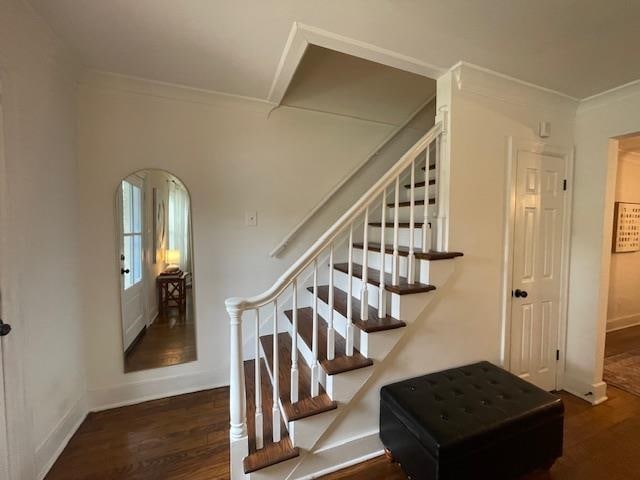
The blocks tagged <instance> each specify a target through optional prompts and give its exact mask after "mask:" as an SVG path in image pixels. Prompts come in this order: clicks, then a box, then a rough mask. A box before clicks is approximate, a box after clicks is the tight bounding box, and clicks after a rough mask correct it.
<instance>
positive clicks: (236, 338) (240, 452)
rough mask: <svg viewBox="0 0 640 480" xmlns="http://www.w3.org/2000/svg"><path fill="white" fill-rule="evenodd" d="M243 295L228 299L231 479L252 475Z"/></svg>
mask: <svg viewBox="0 0 640 480" xmlns="http://www.w3.org/2000/svg"><path fill="white" fill-rule="evenodd" d="M238 303H240V299H234V298H231V299H228V300H227V302H226V304H227V312H228V313H229V318H230V319H231V322H230V330H231V335H230V338H231V343H230V345H229V347H230V348H229V350H230V358H229V365H230V369H229V370H230V371H229V411H230V429H229V442H230V451H231V465H230V468H231V480H244V479H247V478H249V477H248V476H247V475H245V473H244V469H243V466H242V460H243V459H244V458H245V457H246V456H247V455H249V439H248V437H247V401H246V398H245V384H244V363H243V355H242V310H240V309H239V308H238V306H237V304H238Z"/></svg>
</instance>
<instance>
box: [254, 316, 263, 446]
mask: <svg viewBox="0 0 640 480" xmlns="http://www.w3.org/2000/svg"><path fill="white" fill-rule="evenodd" d="M254 347H255V374H256V375H255V377H256V378H255V390H256V395H255V396H256V449H257V450H260V449H261V448H262V447H263V446H264V429H263V422H262V382H261V381H260V309H259V308H256V338H255V342H254Z"/></svg>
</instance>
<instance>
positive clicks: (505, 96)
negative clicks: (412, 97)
mask: <svg viewBox="0 0 640 480" xmlns="http://www.w3.org/2000/svg"><path fill="white" fill-rule="evenodd" d="M450 72H451V77H452V81H453V86H454V88H456V89H457V90H458V91H460V92H462V93H467V94H473V95H478V96H482V97H489V98H493V99H496V100H499V101H502V102H506V103H510V104H514V105H518V106H524V107H527V108H536V109H541V108H544V109H547V110H555V111H558V112H563V113H570V114H575V111H576V109H577V108H578V105H579V100H578V99H577V98H574V97H571V96H569V95H566V94H564V93H561V92H557V91H555V90H551V89H548V88H545V87H541V86H539V85H535V84H532V83H529V82H525V81H523V80H520V79H518V78H515V77H511V76H509V75H505V74H503V73H500V72H496V71H493V70H490V69H488V68H484V67H480V66H478V65H474V64H472V63H469V62H465V61H461V62H458V63H456V64H455V65H454V66H453V67H451V69H450Z"/></svg>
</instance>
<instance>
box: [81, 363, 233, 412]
mask: <svg viewBox="0 0 640 480" xmlns="http://www.w3.org/2000/svg"><path fill="white" fill-rule="evenodd" d="M217 376H218V377H219V376H220V375H219V372H215V373H214V372H199V373H193V374H189V375H176V376H172V377H164V378H157V379H152V380H143V381H139V382H132V383H127V384H124V385H117V386H114V387H107V388H101V389H95V390H89V391H88V405H89V410H90V411H92V412H99V411H102V410H109V409H111V408H118V407H125V406H128V405H135V404H137V403H142V402H148V401H150V400H157V399H159V398H166V397H173V396H175V395H184V394H187V393H194V392H200V391H202V390H210V389H212V388H219V387H224V386H226V384H224V383H212V382H211V379H212V378H216V377H217Z"/></svg>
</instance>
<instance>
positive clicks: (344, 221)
mask: <svg viewBox="0 0 640 480" xmlns="http://www.w3.org/2000/svg"><path fill="white" fill-rule="evenodd" d="M441 133H442V123H441V122H438V123H436V124H435V125H434V126H433V127H432V128H431V130H429V131H428V132H427V133H426V134H425V135H424V136H423V137H422V138H421V139H420V140H418V142H417V143H416V144H415V145H414V146H413V147H411V148H410V149H409V150H408V151H407V152H406V153H405V154H404V155H403V156H402V157H401V158H400V160H398V161H397V162H396V164H395V165H394V166H393V167H391V169H390V170H389V171H387V173H386V174H385V175H384V176H383V177H382V178H380V180H378V181H377V182H376V183H375V184H374V185H373V186H372V187H371V188H370V189H369V190H368V191H367V192H366V193H365V194H364V195H362V196H361V197H360V199H359V200H358V201H357V202H356V203H355V204H354V205H353V206H352V207H351V208H350V209H349V210H347V212H346V213H345V214H344V215H342V217H340V218H339V219H338V220H337V221H336V222H335V223H334V224H333V225H332V226H331V227H330V228H329V229H328V230H327V231H326V232H325V233H324V234H323V235H322V236H321V237H320V238H319V239H318V240H317V241H316V242H315V243H314V244H313V245H312V246H311V247H309V249H308V250H307V251H306V252H305V253H304V254H303V255H302V256H301V257H300V258H299V259H298V260H297V261H296V262H295V263H293V265H291V266H290V267H289V268H288V269H287V271H286V272H284V273H283V274H282V275H281V276H280V278H279V279H278V280H277V281H276V282H275V283H274V284H273V286H272V287H271V288H269V289H268V290H266V291H265V292H263V293H261V294H260V295H256V296H254V297H249V298H240V297H232V298H227V299H226V300H225V305H226V307H227V311H228V312H229V314H230V315H231V316H232V318H233V317H234V316H235V315H238V314H239V313H241V312H243V311H245V310H249V309H255V308H259V307H262V306H263V305H266V304H267V303H269V302H272V301H274V300H275V299H277V298H278V296H280V294H281V293H282V292H283V291H284V290H285V289H286V288H287V287H288V286H289V285H290V284H291V282H293V280H294V279H295V278H297V277H298V275H300V273H302V271H303V270H304V269H306V268H307V267H308V266H309V265H310V264H311V262H313V261H314V260H315V259H316V258H317V257H318V255H320V253H321V252H322V251H323V250H324V249H325V248H326V247H327V246H328V245H329V244H330V243H331V242H333V241H335V239H336V238H337V237H338V236H339V235H340V234H341V233H342V231H343V230H344V229H345V228H346V227H348V226H349V225H350V224H351V222H353V221H354V220H355V219H356V218H358V216H359V215H360V214H361V213H363V212H364V210H365V209H366V208H367V207H368V206H369V205H370V204H371V203H372V202H373V201H374V200H375V199H376V198H378V196H379V195H381V194H382V193H383V192H384V190H385V189H386V188H387V187H388V186H389V185H390V184H391V183H392V182H395V179H396V177H398V176H399V175H400V174H401V173H402V172H403V171H404V170H405V169H406V168H407V167H408V166H409V165H410V164H411V163H412V162H413V161H414V159H415V158H416V157H417V156H418V154H419V153H420V152H421V151H422V150H424V149H425V148H427V147H428V146H429V144H430V143H431V142H432V141H433V140H434V139H436V138H437V137H438V136H439V135H440V134H441Z"/></svg>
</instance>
